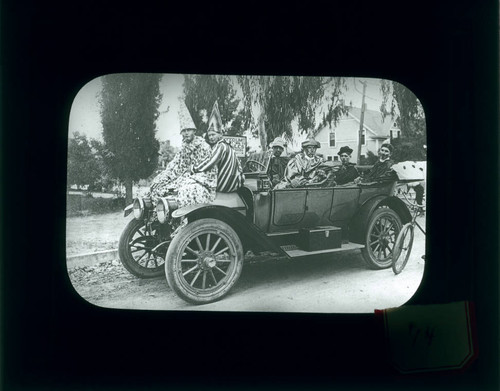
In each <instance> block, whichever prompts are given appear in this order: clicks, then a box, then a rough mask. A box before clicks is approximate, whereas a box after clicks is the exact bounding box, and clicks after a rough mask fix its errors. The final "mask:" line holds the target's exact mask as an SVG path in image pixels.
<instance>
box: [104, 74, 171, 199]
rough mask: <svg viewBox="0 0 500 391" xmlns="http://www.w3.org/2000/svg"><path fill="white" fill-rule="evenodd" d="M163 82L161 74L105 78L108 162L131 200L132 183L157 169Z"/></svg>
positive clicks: (107, 164)
mask: <svg viewBox="0 0 500 391" xmlns="http://www.w3.org/2000/svg"><path fill="white" fill-rule="evenodd" d="M160 79H161V75H157V74H130V73H129V74H112V75H106V76H103V78H102V85H103V88H102V92H101V98H100V105H101V122H102V127H103V138H104V143H105V148H106V151H105V153H104V162H105V164H106V166H107V167H108V168H109V170H110V172H111V173H112V175H113V176H114V177H116V178H119V179H120V180H122V181H124V182H125V188H126V193H127V194H126V196H127V201H130V200H131V198H132V181H138V180H139V179H143V178H147V177H148V176H149V175H150V174H151V173H152V172H153V171H154V169H155V168H156V166H157V162H158V150H159V142H158V140H157V139H156V136H155V133H156V120H157V119H158V116H159V111H158V108H159V106H160V102H161V96H162V95H161V93H160V87H159V82H160Z"/></svg>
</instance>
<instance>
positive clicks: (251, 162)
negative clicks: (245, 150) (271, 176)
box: [243, 160, 266, 172]
mask: <svg viewBox="0 0 500 391" xmlns="http://www.w3.org/2000/svg"><path fill="white" fill-rule="evenodd" d="M252 165H254V167H252ZM255 165H256V166H257V169H255ZM252 168H254V169H252ZM259 168H260V169H259ZM265 169H266V166H265V165H264V164H262V163H260V162H258V161H257V160H247V161H246V163H245V166H244V167H243V171H246V172H248V171H250V172H255V171H260V170H262V171H263V170H265ZM247 170H248V171H247Z"/></svg>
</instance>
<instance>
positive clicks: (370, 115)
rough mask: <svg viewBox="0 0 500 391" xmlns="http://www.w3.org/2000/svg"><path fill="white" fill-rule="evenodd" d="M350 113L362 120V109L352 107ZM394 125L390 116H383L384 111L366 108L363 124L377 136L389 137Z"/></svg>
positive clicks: (359, 120)
mask: <svg viewBox="0 0 500 391" xmlns="http://www.w3.org/2000/svg"><path fill="white" fill-rule="evenodd" d="M349 115H350V116H352V117H354V118H355V119H356V120H357V121H358V122H361V109H360V108H359V107H350V108H349ZM393 125H394V120H393V119H392V118H391V117H390V116H386V117H385V119H383V118H382V113H381V112H379V111H375V110H369V109H365V118H364V121H363V126H364V127H365V128H367V129H368V130H370V131H371V132H372V133H373V134H375V136H376V137H389V130H390V129H391V128H392V126H393Z"/></svg>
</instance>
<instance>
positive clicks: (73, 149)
mask: <svg viewBox="0 0 500 391" xmlns="http://www.w3.org/2000/svg"><path fill="white" fill-rule="evenodd" d="M101 173H102V170H101V166H100V165H99V161H98V157H97V156H96V153H95V151H94V150H93V149H92V145H91V141H89V139H88V138H87V136H85V135H84V134H83V135H82V134H80V133H78V132H75V133H74V134H73V137H71V138H69V140H68V186H71V185H77V188H80V186H84V185H88V186H89V188H92V186H93V185H94V184H95V183H96V182H98V181H99V179H100V178H101Z"/></svg>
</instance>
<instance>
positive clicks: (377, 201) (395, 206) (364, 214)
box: [349, 195, 411, 244]
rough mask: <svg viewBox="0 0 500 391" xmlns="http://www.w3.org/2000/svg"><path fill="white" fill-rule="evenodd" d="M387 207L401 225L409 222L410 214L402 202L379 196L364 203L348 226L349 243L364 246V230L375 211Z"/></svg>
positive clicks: (396, 198) (395, 198)
mask: <svg viewBox="0 0 500 391" xmlns="http://www.w3.org/2000/svg"><path fill="white" fill-rule="evenodd" d="M381 206H387V207H389V208H391V209H392V210H394V212H396V213H397V214H398V216H399V217H400V218H401V221H402V223H403V224H406V223H407V222H409V221H410V220H411V213H410V211H409V210H408V207H407V206H406V205H405V203H404V202H403V201H401V200H400V199H399V198H398V197H395V196H389V197H388V196H385V195H379V196H375V197H373V198H370V199H369V200H367V201H365V202H364V203H363V205H362V206H361V207H360V209H359V210H358V212H357V213H356V214H355V215H354V217H353V218H352V220H351V222H350V224H349V241H351V242H354V243H359V244H364V239H365V233H366V228H367V225H368V220H369V219H370V216H371V215H372V213H373V212H374V211H375V209H377V208H379V207H381Z"/></svg>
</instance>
